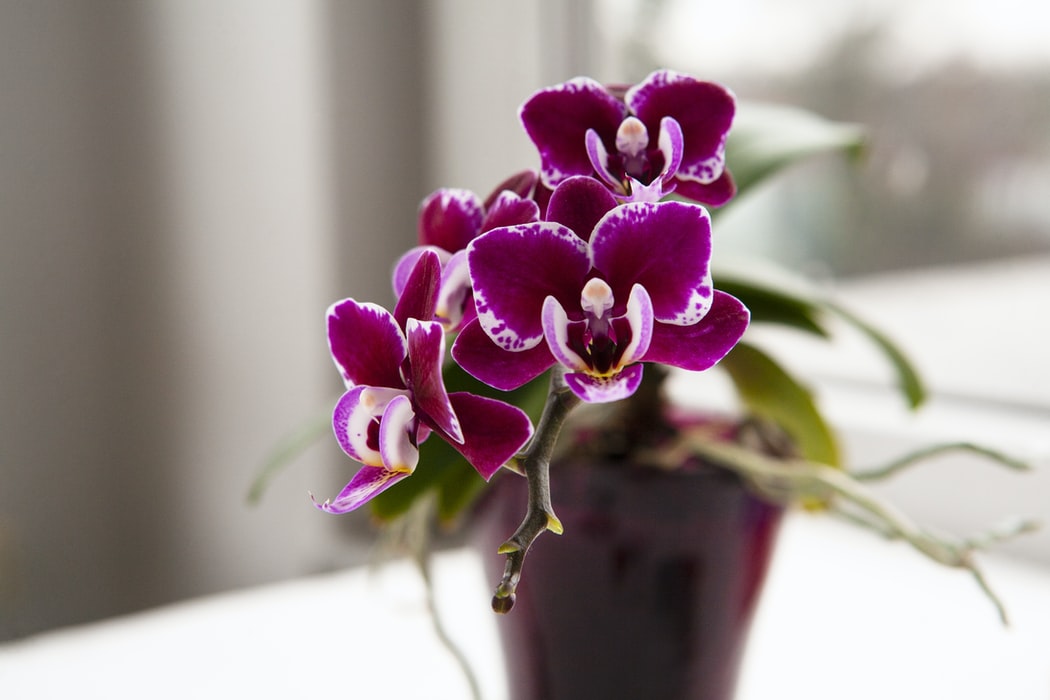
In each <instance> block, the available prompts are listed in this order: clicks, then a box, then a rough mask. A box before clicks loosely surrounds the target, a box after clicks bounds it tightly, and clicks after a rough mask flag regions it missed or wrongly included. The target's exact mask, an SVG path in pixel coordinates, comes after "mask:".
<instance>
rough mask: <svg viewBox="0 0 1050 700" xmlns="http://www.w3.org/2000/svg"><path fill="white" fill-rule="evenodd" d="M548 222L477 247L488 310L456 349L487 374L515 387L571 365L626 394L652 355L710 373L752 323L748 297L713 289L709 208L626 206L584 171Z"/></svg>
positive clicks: (596, 391)
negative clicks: (558, 366) (741, 299)
mask: <svg viewBox="0 0 1050 700" xmlns="http://www.w3.org/2000/svg"><path fill="white" fill-rule="evenodd" d="M547 219H548V220H547V221H540V222H535V223H530V224H523V225H517V226H508V227H503V228H498V229H494V230H492V231H489V232H488V233H486V234H484V235H482V236H480V237H478V238H476V239H474V240H473V241H472V242H471V243H470V245H469V246H468V248H467V260H468V265H469V270H470V277H471V281H472V283H473V288H474V299H475V304H476V307H477V314H478V316H477V318H476V319H475V320H474V321H472V322H471V323H470V324H468V325H467V326H466V327H465V328H464V329H463V331H462V332H461V333H460V335H459V337H458V338H457V340H456V343H455V345H454V346H453V348H452V355H453V357H454V358H455V360H456V361H457V362H458V363H459V364H460V366H462V367H463V368H464V369H465V370H467V371H468V372H470V373H471V374H473V375H474V376H475V377H477V378H478V379H480V380H481V381H483V382H486V383H488V384H490V385H491V386H494V387H496V388H497V389H504V390H509V389H513V388H516V387H518V386H521V385H522V384H524V383H525V382H527V381H529V380H530V379H533V378H535V377H536V376H538V375H539V374H541V373H542V372H544V371H546V370H547V369H548V368H550V367H551V366H552V365H554V364H555V363H560V364H561V365H563V366H564V367H565V368H566V370H567V373H566V375H565V380H566V383H567V385H568V386H569V388H570V389H571V390H572V392H573V393H574V394H576V395H577V396H579V397H580V398H581V399H583V400H584V401H588V402H592V403H602V402H608V401H615V400H618V399H622V398H625V397H627V396H630V395H631V394H633V393H634V391H635V390H636V389H637V387H638V385H639V383H640V382H641V377H642V365H641V364H640V363H642V362H661V363H664V364H668V365H673V366H675V367H680V368H683V369H689V370H695V371H701V370H705V369H708V368H709V367H711V366H712V365H714V364H715V363H716V362H718V361H719V360H720V359H721V358H722V357H723V356H724V355H725V354H726V353H728V352H729V350H730V349H732V347H733V346H734V345H735V344H736V342H737V341H738V340H739V339H740V336H741V335H742V334H743V332H744V330H745V329H746V328H747V325H748V321H749V314H748V311H747V309H746V308H745V307H744V306H743V304H741V303H740V302H739V301H738V300H737V299H735V298H734V297H732V296H730V295H728V294H725V293H723V292H720V291H717V290H715V289H714V288H713V286H712V282H711V275H710V270H709V262H710V256H711V227H710V219H709V217H708V214H707V211H706V210H705V209H704V208H703V207H702V206H699V205H696V204H688V203H683V202H662V203H653V202H637V203H629V204H623V205H620V206H616V200H615V199H614V197H613V196H612V194H611V193H609V191H608V190H607V189H605V188H604V187H603V186H602V185H601V183H600V182H598V181H597V180H595V179H593V178H589V177H574V178H569V179H568V180H566V181H565V182H563V183H562V184H561V185H560V186H559V187H558V188H557V189H556V190H555V191H554V193H553V194H552V196H551V200H550V204H549V206H548V210H547Z"/></svg>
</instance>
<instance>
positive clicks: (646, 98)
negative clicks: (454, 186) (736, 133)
mask: <svg viewBox="0 0 1050 700" xmlns="http://www.w3.org/2000/svg"><path fill="white" fill-rule="evenodd" d="M735 112H736V100H735V97H734V96H733V93H732V92H730V91H729V90H728V89H726V88H724V87H722V86H721V85H718V84H715V83H710V82H704V81H701V80H697V79H695V78H692V77H690V76H687V75H682V74H679V73H675V72H673V71H668V70H660V71H655V72H653V73H651V74H650V75H649V76H648V77H647V78H646V79H645V80H643V81H642V82H641V83H638V84H637V85H634V86H631V87H622V86H609V87H607V86H604V85H602V84H601V83H599V82H597V81H595V80H593V79H591V78H575V79H573V80H570V81H568V82H565V83H561V84H558V85H555V86H553V87H549V88H546V89H543V90H540V91H538V92H536V93H535V94H533V95H532V96H531V97H530V98H529V99H528V100H526V101H525V103H524V104H523V105H522V107H521V110H520V114H519V116H520V118H521V122H522V124H523V125H524V127H525V131H526V132H527V133H528V135H529V138H530V139H532V141H533V143H534V144H535V145H536V147H537V149H538V150H539V152H540V158H541V171H540V177H541V178H542V180H543V184H544V185H546V186H547V187H549V188H551V189H553V188H555V187H556V186H557V185H558V184H560V183H561V182H563V181H564V180H565V179H567V178H569V177H572V176H574V175H597V177H598V178H600V179H601V180H602V181H604V182H605V183H606V184H607V185H608V186H609V187H610V188H611V190H612V191H613V193H614V194H615V195H617V197H618V198H619V199H621V200H622V201H635V202H637V201H650V202H655V201H659V200H660V199H662V198H663V197H664V196H665V195H667V194H669V193H670V192H672V191H674V192H676V193H677V194H679V195H681V196H683V197H685V198H687V199H691V200H694V201H697V202H700V203H702V204H708V205H711V206H719V205H722V204H724V203H725V202H727V201H729V199H730V198H731V197H732V196H733V194H734V193H735V186H734V184H733V180H732V178H731V177H730V175H729V171H728V170H726V167H725V144H726V136H727V135H728V132H729V127H730V126H731V125H732V122H733V116H734V114H735Z"/></svg>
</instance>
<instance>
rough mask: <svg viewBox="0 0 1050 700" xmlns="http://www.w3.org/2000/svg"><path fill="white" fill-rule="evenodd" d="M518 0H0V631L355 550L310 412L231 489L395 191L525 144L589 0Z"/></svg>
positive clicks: (323, 376) (314, 398)
mask: <svg viewBox="0 0 1050 700" xmlns="http://www.w3.org/2000/svg"><path fill="white" fill-rule="evenodd" d="M519 5H522V6H521V7H516V6H514V7H512V6H511V5H510V4H506V3H490V2H484V1H483V0H475V1H471V2H466V1H464V2H448V3H423V2H413V1H412V0H374V1H371V2H354V3H343V2H336V1H335V0H331V1H328V0H294V1H293V0H285V1H281V0H265V1H260V0H223V1H222V2H213V1H211V0H153V1H150V2H142V3H129V2H120V1H117V0H112V1H109V0H100V1H98V2H92V3H81V2H77V1H76V0H65V1H63V0H41V1H39V2H17V1H15V0H10V1H7V0H2V1H0V240H2V243H3V254H2V256H0V368H2V369H0V372H2V375H0V377H2V378H0V388H2V391H0V639H3V638H9V637H13V636H18V635H22V634H26V633H30V632H33V631H36V630H41V629H46V628H48V627H54V626H58V625H63V624H69V623H74V622H79V621H84V620H90V619H94V618H98V617H102V616H107V615H112V614H116V613H120V612H126V611H129V610H134V609H138V608H142V607H145V606H149V605H154V604H158V603H163V602H166V601H169V600H174V599H178V598H183V597H186V596H191V595H196V594H202V593H207V592H211V591H216V590H221V589H226V588H231V587H236V586H243V585H249V584H252V583H257V582H261V581H268V580H274V579H279V578H283V577H288V576H293V575H297V574H301V573H305V572H310V571H317V570H322V569H326V568H331V567H333V566H338V565H341V564H345V563H347V562H355V561H361V560H362V559H363V558H364V557H365V556H366V554H367V545H366V544H365V540H364V539H363V538H362V537H360V536H359V535H355V533H357V532H360V531H362V530H363V529H364V528H363V523H364V518H363V517H359V518H354V517H353V516H350V517H348V518H343V519H339V518H333V517H331V516H325V515H323V514H320V513H318V512H316V511H314V510H313V509H312V508H311V507H310V503H309V497H308V491H310V490H312V491H314V492H315V493H316V494H317V495H318V496H319V497H321V498H323V497H325V496H328V495H333V494H334V493H335V492H336V491H337V490H338V489H339V488H340V487H341V486H342V484H343V483H345V481H346V479H347V477H348V475H349V474H350V472H351V469H352V465H351V464H348V463H347V460H346V459H345V458H344V457H343V456H342V455H341V454H340V453H339V452H338V449H337V448H335V447H334V446H333V444H332V441H331V440H321V441H320V442H319V443H317V444H316V445H315V446H313V447H311V448H310V449H309V450H308V451H307V452H306V454H305V455H304V456H303V457H302V458H301V459H299V460H298V461H296V462H295V463H294V464H292V465H291V466H290V467H288V468H287V469H286V470H285V471H284V472H282V473H281V474H279V475H278V477H277V478H276V480H275V481H274V482H273V484H272V486H271V487H270V489H269V490H268V491H267V493H266V494H265V496H264V498H263V501H262V503H261V504H260V505H259V506H257V507H254V508H253V507H249V506H247V505H246V503H245V495H246V493H247V490H248V487H249V484H250V483H251V481H252V479H253V477H254V476H255V475H256V474H257V472H258V469H259V468H260V466H261V464H262V462H263V460H264V459H265V457H266V456H267V455H268V454H269V452H270V450H271V449H272V448H273V447H274V445H275V444H276V443H277V441H278V440H279V439H280V438H281V437H282V436H284V435H286V434H287V433H288V432H289V431H290V430H293V429H295V428H297V427H299V426H300V425H301V424H302V423H303V422H304V421H306V420H308V419H309V418H310V417H312V416H314V415H316V414H317V413H318V412H319V411H323V410H325V408H326V407H327V406H328V404H329V403H330V402H331V400H332V399H333V398H334V396H336V394H337V392H338V390H339V381H338V377H337V375H336V373H335V370H334V369H333V368H332V366H331V362H330V360H329V358H328V356H327V347H326V344H325V339H324V326H323V313H324V310H325V308H326V307H327V305H328V304H329V303H331V302H332V301H334V300H335V299H338V298H341V297H343V296H355V297H359V298H368V299H373V300H376V301H379V302H382V303H388V302H389V301H390V291H389V285H388V281H387V271H388V269H389V266H390V264H391V263H392V262H393V260H394V259H395V257H396V255H397V254H398V253H399V252H400V251H401V250H402V249H403V248H405V247H406V246H408V245H410V244H412V243H413V242H414V239H415V213H416V212H415V207H416V202H417V201H418V200H419V199H420V198H421V197H422V196H423V195H425V194H426V192H427V191H429V190H430V189H432V188H433V187H436V186H439V185H454V186H463V187H473V188H478V189H483V188H485V187H488V186H491V185H492V184H494V183H495V182H496V181H498V179H499V178H501V177H502V176H503V175H506V174H509V173H510V172H511V170H512V168H513V167H527V166H530V165H534V163H533V162H532V161H531V155H530V153H529V151H528V149H527V144H526V143H524V141H523V137H522V136H521V134H520V130H519V128H518V126H517V124H516V119H515V110H516V108H517V105H518V103H519V102H520V101H521V99H522V98H523V97H524V96H525V94H527V92H528V91H529V90H532V89H534V88H536V87H539V86H540V85H542V84H545V83H547V82H551V81H555V80H560V79H563V78H565V77H568V75H569V74H570V73H574V72H579V71H580V70H583V69H584V66H581V65H580V61H581V60H583V59H582V55H583V53H582V50H581V47H583V46H585V45H586V44H585V42H584V41H583V39H582V38H580V37H579V36H577V37H576V39H575V40H572V37H570V36H568V35H569V34H571V33H574V32H577V31H585V26H584V25H585V24H586V22H585V21H584V20H583V19H582V18H585V16H586V15H585V13H583V12H581V8H583V7H585V4H584V3H570V5H572V7H571V8H565V7H562V6H561V3H557V2H554V1H553V0H547V1H545V2H541V3H535V4H534V3H520V4H519ZM549 27H559V28H560V29H559V30H558V31H557V32H554V31H552V30H550V29H545V28H549ZM505 144H514V145H512V146H511V150H510V151H509V152H510V153H513V154H514V155H513V156H509V157H508V159H507V160H501V161H495V160H493V159H490V158H487V157H486V154H487V153H491V152H494V151H496V150H498V149H503V148H505ZM515 149H516V150H515ZM515 158H520V162H518V163H514V162H511V161H513V160H514V159H515ZM482 194H485V192H482ZM348 523H349V525H350V526H349V527H347V524H348Z"/></svg>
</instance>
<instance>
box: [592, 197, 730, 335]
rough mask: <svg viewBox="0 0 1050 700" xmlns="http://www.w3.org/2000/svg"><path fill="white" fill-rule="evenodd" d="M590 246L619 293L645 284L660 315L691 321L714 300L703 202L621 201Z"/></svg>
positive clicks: (598, 265)
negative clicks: (699, 203) (701, 204)
mask: <svg viewBox="0 0 1050 700" xmlns="http://www.w3.org/2000/svg"><path fill="white" fill-rule="evenodd" d="M591 252H592V258H593V262H594V267H595V268H596V269H598V270H600V271H601V272H602V273H603V274H604V276H605V278H606V279H607V280H609V284H611V285H612V286H613V290H614V292H615V294H616V298H618V299H620V298H624V297H626V296H627V294H628V293H629V290H630V289H631V288H632V287H633V286H634V285H635V284H640V285H642V286H643V287H645V290H646V291H647V292H648V293H649V296H650V298H651V299H652V304H653V315H654V317H655V318H656V320H657V321H663V322H665V323H674V324H677V325H691V324H693V323H696V322H697V321H698V320H700V319H701V318H703V316H704V314H705V313H707V310H708V308H710V306H711V290H712V288H711V273H710V266H709V263H710V257H711V221H710V219H709V217H708V214H707V211H706V210H705V209H704V208H703V207H701V206H699V205H696V204H686V203H684V202H661V203H658V204H652V203H644V202H640V203H631V204H624V205H622V206H619V207H617V208H616V209H614V210H612V211H611V212H609V213H608V214H607V215H606V216H605V218H603V219H602V220H601V221H600V222H599V223H598V226H597V227H596V228H595V233H594V236H593V238H592V239H591Z"/></svg>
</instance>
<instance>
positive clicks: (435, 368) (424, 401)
mask: <svg viewBox="0 0 1050 700" xmlns="http://www.w3.org/2000/svg"><path fill="white" fill-rule="evenodd" d="M406 330H407V335H408V358H409V367H410V371H411V373H412V374H411V377H410V379H409V386H410V387H411V389H412V398H413V399H414V400H415V402H416V405H417V406H418V407H419V410H420V411H421V412H422V414H423V415H424V416H425V419H426V420H427V422H429V423H430V424H431V425H432V426H433V427H435V428H437V429H439V430H440V431H442V432H443V433H445V434H446V435H448V436H449V437H450V438H451V439H452V440H454V441H456V442H461V441H462V440H463V433H462V432H461V431H460V425H459V419H458V418H456V413H455V411H453V410H452V404H450V403H449V400H448V394H447V393H446V392H445V382H444V379H443V377H442V374H441V368H442V363H443V362H444V359H445V331H444V329H443V328H442V327H441V324H440V323H436V322H433V321H418V320H416V319H409V321H408V328H407V329H406Z"/></svg>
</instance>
